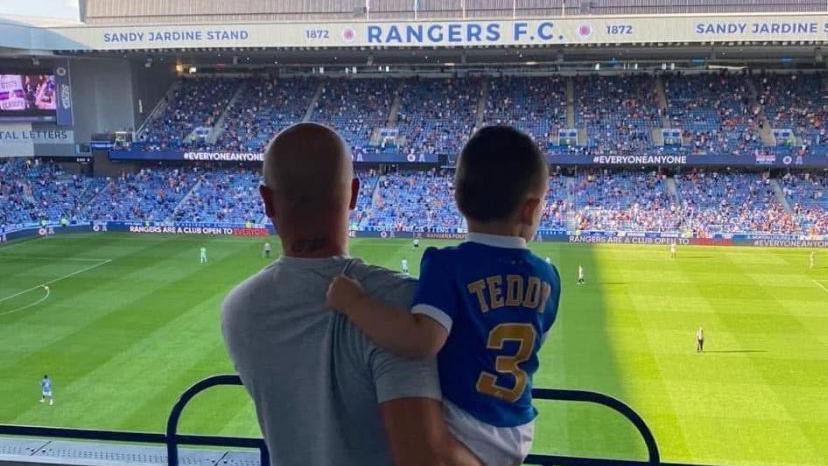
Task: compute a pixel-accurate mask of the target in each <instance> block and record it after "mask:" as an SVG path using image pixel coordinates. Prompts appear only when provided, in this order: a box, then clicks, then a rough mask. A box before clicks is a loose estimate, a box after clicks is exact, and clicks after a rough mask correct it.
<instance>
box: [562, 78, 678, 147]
mask: <svg viewBox="0 0 828 466" xmlns="http://www.w3.org/2000/svg"><path fill="white" fill-rule="evenodd" d="M575 96H576V101H577V106H576V108H577V110H576V111H575V123H576V125H577V127H579V128H585V129H586V131H587V138H588V143H587V146H588V148H589V152H590V153H591V154H593V155H637V154H639V153H641V152H642V151H643V150H644V149H646V148H648V147H653V144H652V141H651V132H652V129H653V128H657V127H661V125H662V122H661V117H660V115H659V110H658V105H657V101H656V86H655V78H653V77H652V76H650V75H642V76H619V77H617V78H613V79H609V78H606V77H602V76H579V77H577V78H576V79H575Z"/></svg>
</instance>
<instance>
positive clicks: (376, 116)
mask: <svg viewBox="0 0 828 466" xmlns="http://www.w3.org/2000/svg"><path fill="white" fill-rule="evenodd" d="M397 85H398V83H397V82H396V81H393V80H388V79H345V80H336V79H331V80H327V81H325V83H324V84H323V86H322V92H321V94H320V96H319V99H318V100H317V102H316V106H315V107H314V109H313V114H312V116H311V118H312V119H313V121H317V122H319V123H324V124H327V125H328V126H330V127H332V128H334V129H336V130H337V132H339V134H340V135H342V137H343V138H345V140H346V141H348V143H349V144H351V147H352V150H353V152H354V156H355V157H356V158H357V160H359V158H360V156H361V155H362V154H364V153H367V152H371V151H372V150H373V147H372V144H371V143H372V136H373V133H374V131H375V130H376V129H377V128H381V127H384V126H385V125H386V122H387V119H388V114H389V112H390V110H391V104H392V103H393V101H394V93H395V91H396V88H397ZM297 121H299V120H297ZM376 142H377V141H375V143H376Z"/></svg>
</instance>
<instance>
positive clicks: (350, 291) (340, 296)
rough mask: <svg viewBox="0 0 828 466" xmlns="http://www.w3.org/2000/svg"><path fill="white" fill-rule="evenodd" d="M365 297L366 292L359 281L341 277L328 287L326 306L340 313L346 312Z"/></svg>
mask: <svg viewBox="0 0 828 466" xmlns="http://www.w3.org/2000/svg"><path fill="white" fill-rule="evenodd" d="M363 296H365V291H363V290H362V286H361V285H360V284H359V282H358V281H356V280H354V279H352V278H348V277H346V276H345V275H340V276H338V277H336V278H335V279H334V281H332V282H331V286H329V287H328V293H327V294H326V295H325V297H326V298H327V300H326V304H327V305H328V307H331V308H333V309H336V310H338V311H342V312H346V311H347V310H348V309H349V308H350V307H351V306H353V305H354V304H355V303H357V302H358V301H359V300H360V299H362V297H363Z"/></svg>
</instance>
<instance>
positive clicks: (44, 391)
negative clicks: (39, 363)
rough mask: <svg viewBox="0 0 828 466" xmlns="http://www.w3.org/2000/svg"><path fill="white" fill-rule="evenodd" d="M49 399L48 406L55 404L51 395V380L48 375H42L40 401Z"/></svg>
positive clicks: (43, 401)
mask: <svg viewBox="0 0 828 466" xmlns="http://www.w3.org/2000/svg"><path fill="white" fill-rule="evenodd" d="M47 398H48V399H49V406H52V405H53V404H55V398H54V397H53V396H52V380H51V379H50V378H49V376H48V375H44V376H43V379H42V380H41V381H40V402H41V403H45V402H46V399H47Z"/></svg>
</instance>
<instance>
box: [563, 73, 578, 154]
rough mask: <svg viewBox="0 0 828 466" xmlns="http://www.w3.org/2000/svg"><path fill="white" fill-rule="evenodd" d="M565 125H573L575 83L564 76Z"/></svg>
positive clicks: (569, 126)
mask: <svg viewBox="0 0 828 466" xmlns="http://www.w3.org/2000/svg"><path fill="white" fill-rule="evenodd" d="M566 127H567V128H574V127H575V83H574V82H572V78H571V77H569V78H566ZM578 139H580V135H579V137H578Z"/></svg>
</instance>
